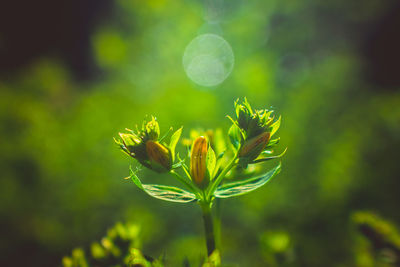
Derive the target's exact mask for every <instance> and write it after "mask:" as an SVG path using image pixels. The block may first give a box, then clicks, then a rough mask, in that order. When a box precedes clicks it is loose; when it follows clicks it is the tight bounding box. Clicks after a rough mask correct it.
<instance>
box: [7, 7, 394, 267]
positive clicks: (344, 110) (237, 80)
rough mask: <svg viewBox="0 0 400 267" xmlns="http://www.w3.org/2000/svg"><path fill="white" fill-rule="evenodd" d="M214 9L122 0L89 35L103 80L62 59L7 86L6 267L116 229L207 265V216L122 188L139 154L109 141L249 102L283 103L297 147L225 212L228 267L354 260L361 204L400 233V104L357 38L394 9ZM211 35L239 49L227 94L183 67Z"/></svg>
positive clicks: (213, 121) (43, 258)
mask: <svg viewBox="0 0 400 267" xmlns="http://www.w3.org/2000/svg"><path fill="white" fill-rule="evenodd" d="M215 3H216V4H215V5H214V6H213V7H212V8H211V7H208V8H206V10H212V12H211V11H206V12H203V11H204V8H203V3H201V2H200V1H184V2H167V1H162V0H159V1H127V0H119V1H117V2H115V6H114V9H113V14H114V15H113V17H112V18H109V19H107V18H105V19H104V21H102V23H100V24H99V25H98V27H97V28H96V30H95V32H94V33H93V34H92V35H91V36H90V38H91V42H92V52H93V56H94V58H95V61H96V64H97V66H98V67H99V68H100V70H101V72H99V73H97V75H96V76H95V78H94V79H93V80H91V81H87V82H78V81H76V80H74V78H73V76H72V74H71V73H70V70H69V69H68V68H67V66H66V64H64V62H63V61H60V60H58V59H55V58H52V57H46V58H41V59H38V60H36V61H34V62H32V63H31V64H30V65H28V66H26V67H25V68H23V69H21V70H20V71H19V72H18V73H16V74H14V75H6V78H3V77H4V76H3V77H2V79H1V81H0V137H1V138H0V147H1V149H0V167H1V170H2V172H1V179H0V200H1V201H0V217H1V226H2V227H0V231H1V233H0V234H1V236H2V238H1V240H0V249H1V251H2V253H1V256H0V257H1V258H0V265H2V266H9V265H10V262H11V263H12V265H13V266H26V265H31V266H54V265H57V264H59V262H60V258H61V257H62V255H65V254H67V253H68V252H69V251H70V249H71V248H72V247H75V246H82V247H89V246H90V242H91V240H100V238H101V236H102V234H103V232H104V231H105V230H106V229H108V228H109V227H110V226H111V225H114V224H115V222H116V221H126V222H132V223H134V224H137V225H140V226H141V241H142V244H143V246H142V247H141V251H142V253H143V254H144V255H156V256H157V255H162V254H163V252H165V255H166V256H167V257H168V258H167V262H169V263H170V264H171V265H170V266H177V265H180V264H181V263H182V261H183V260H184V258H185V257H187V258H189V259H198V258H201V255H202V252H203V250H204V249H203V242H202V241H203V239H202V237H201V235H199V233H201V229H202V222H201V221H199V220H198V218H199V216H201V214H200V211H197V210H196V209H193V208H192V207H190V206H186V205H175V204H172V203H171V204H169V203H167V202H161V203H162V204H160V202H159V201H158V200H153V199H151V198H149V197H148V196H147V195H145V194H137V192H136V191H135V188H133V187H132V186H127V184H128V183H130V181H126V183H127V184H125V183H124V181H125V180H119V179H115V177H125V176H126V175H127V172H126V166H127V164H130V161H132V160H133V159H127V158H126V157H123V155H122V153H119V152H118V151H116V150H115V149H114V143H113V142H112V140H110V136H117V134H118V130H119V129H124V128H125V127H126V123H127V122H134V121H140V120H141V119H142V118H144V117H145V116H146V113H147V112H149V111H155V112H154V113H155V114H154V115H155V116H156V117H157V119H158V120H159V121H160V122H163V124H162V125H160V127H161V128H160V132H162V133H165V132H167V131H168V128H163V127H164V126H165V125H168V126H172V127H173V128H174V129H179V127H181V125H185V127H186V128H187V129H192V128H193V129H198V128H199V127H204V125H207V126H208V127H210V128H211V129H217V128H220V129H221V131H223V132H225V131H226V130H228V129H229V127H230V124H229V121H228V120H226V121H222V122H221V118H222V117H223V116H225V114H226V113H228V112H229V111H230V110H231V104H232V102H233V101H234V100H235V99H236V97H237V96H240V95H243V96H244V95H246V96H247V98H248V100H249V101H250V102H251V103H252V105H254V106H263V107H268V106H266V105H267V103H268V105H272V108H273V109H276V108H274V107H279V109H276V110H277V113H278V114H281V115H282V117H284V118H285V123H284V125H283V126H282V127H281V128H280V134H279V135H280V137H281V138H282V140H285V142H284V145H285V146H284V147H286V146H287V147H289V148H290V153H288V154H287V155H286V156H285V168H284V169H283V170H282V172H281V173H280V179H277V180H276V181H275V182H274V183H271V184H270V185H269V186H268V188H265V190H258V191H255V192H254V193H253V194H249V195H246V196H243V197H240V198H232V199H227V200H224V201H222V202H218V201H217V202H216V203H215V209H216V212H218V211H220V215H221V216H220V218H221V222H222V223H223V225H224V228H223V229H220V231H221V235H222V236H223V237H224V238H223V239H222V240H220V241H217V243H218V242H220V243H221V247H222V248H223V250H222V251H221V255H222V262H225V263H227V264H230V263H233V264H236V265H239V266H265V265H268V264H269V265H271V266H274V265H275V266H284V264H285V265H287V266H321V265H323V266H352V265H355V256H354V254H355V246H356V245H355V243H354V242H353V241H354V240H353V239H352V237H353V233H354V229H353V228H351V227H347V226H348V223H349V218H350V217H351V215H352V214H353V212H354V210H365V209H367V210H376V211H377V212H379V214H381V215H382V216H383V217H385V218H388V219H389V220H391V221H393V223H394V224H397V225H398V224H399V223H400V213H399V212H398V203H399V202H400V195H399V194H398V188H400V180H399V179H398V173H399V171H400V170H399V167H400V166H399V164H398V160H397V158H398V151H399V147H400V123H399V118H400V94H399V91H398V88H386V87H382V86H377V85H374V84H371V83H369V82H368V81H367V79H366V77H365V76H364V75H365V72H364V67H365V66H364V61H365V60H366V59H365V58H364V57H362V55H361V53H360V44H359V43H360V42H363V41H364V40H362V39H361V38H363V36H362V34H363V32H362V31H360V28H361V29H364V30H366V29H370V24H371V23H372V22H374V21H375V20H377V19H379V18H380V17H381V16H382V14H384V13H385V12H387V11H388V10H389V9H390V8H391V6H392V5H391V2H390V1H378V0H372V1H368V2H365V1H355V2H351V3H350V2H348V1H347V2H345V1H341V0H327V1H324V3H321V2H320V1H316V0H312V1H290V2H284V1H276V0H272V1H261V0H255V1H247V2H245V1H238V0H233V1H224V2H222V1H217V2H215ZM204 33H215V34H218V35H220V36H222V37H223V38H224V39H225V40H226V41H227V42H229V44H230V46H231V47H232V50H233V52H234V55H235V66H234V69H233V70H232V72H231V74H230V76H229V77H227V78H226V80H225V81H224V82H223V83H221V84H220V85H219V86H218V87H213V88H205V87H201V86H198V85H196V84H194V83H192V82H191V81H190V80H189V79H188V77H187V76H186V75H185V72H184V69H183V66H182V57H183V53H184V50H185V47H186V46H187V44H188V43H190V41H191V40H193V39H194V38H195V37H196V36H197V35H200V34H204ZM368 42H372V41H368ZM386 44H387V45H389V44H390V42H386ZM25 45H26V46H28V45H29V43H28V42H27V43H26V44H25ZM268 109H269V107H268ZM193 118H196V120H194V119H193ZM186 128H185V129H186ZM204 130H205V131H206V130H207V129H204ZM198 131H201V129H199V130H198ZM200 135H203V134H202V133H201V134H200ZM195 136H196V135H195ZM188 137H189V133H188V136H185V138H186V139H188ZM214 137H215V138H217V137H218V132H217V131H215V132H214ZM264 138H266V136H264ZM190 143H191V142H190ZM284 147H283V146H282V145H281V144H277V151H283V150H284ZM213 149H214V151H217V148H214V147H213ZM222 150H223V149H222ZM178 152H179V154H180V155H184V153H186V152H187V149H184V148H181V147H180V148H178V149H177V151H176V153H178ZM216 154H218V152H216ZM124 159H125V160H126V161H124ZM264 164H265V168H266V169H269V168H272V167H273V165H271V164H270V162H265V163H264ZM248 168H249V170H251V168H253V167H252V164H250V165H249V166H248ZM236 171H237V172H240V171H241V170H240V169H237V170H235V172H236ZM141 175H142V177H145V178H144V179H146V181H149V183H154V184H162V183H164V182H165V181H166V180H167V179H168V178H167V177H169V176H168V174H166V173H161V174H157V175H154V172H152V171H151V170H148V169H147V168H143V170H142V173H141ZM243 178H245V176H243ZM246 178H247V176H246ZM121 181H122V182H121ZM168 181H171V186H177V185H178V183H176V184H175V182H176V181H175V180H173V179H169V180H168ZM238 214H240V216H238ZM181 222H186V223H185V224H182V223H181ZM238 229H240V231H238ZM217 230H218V229H217ZM22 252H23V253H22ZM22 254H23V255H24V257H21V255H22ZM183 255H185V256H183Z"/></svg>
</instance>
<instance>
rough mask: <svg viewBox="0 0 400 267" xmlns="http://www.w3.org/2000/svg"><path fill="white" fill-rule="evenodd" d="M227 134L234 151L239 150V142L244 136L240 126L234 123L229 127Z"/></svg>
mask: <svg viewBox="0 0 400 267" xmlns="http://www.w3.org/2000/svg"><path fill="white" fill-rule="evenodd" d="M228 136H229V139H230V141H231V143H232V145H233V147H234V148H235V149H236V151H237V150H239V147H240V144H241V143H242V142H243V139H244V138H243V136H242V133H241V131H240V128H239V127H238V126H237V125H236V124H233V125H232V126H231V128H229V131H228Z"/></svg>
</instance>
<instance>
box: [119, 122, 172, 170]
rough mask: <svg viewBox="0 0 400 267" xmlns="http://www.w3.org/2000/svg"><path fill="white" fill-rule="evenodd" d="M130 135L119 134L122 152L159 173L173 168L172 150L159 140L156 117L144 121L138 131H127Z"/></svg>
mask: <svg viewBox="0 0 400 267" xmlns="http://www.w3.org/2000/svg"><path fill="white" fill-rule="evenodd" d="M126 130H127V131H128V132H129V133H119V136H120V138H121V140H116V139H114V140H115V142H116V143H117V144H118V145H119V146H120V148H121V149H122V151H124V152H125V153H126V154H127V155H129V156H131V157H132V158H134V159H136V160H137V161H139V162H140V163H141V164H142V165H143V166H146V167H147V168H149V169H152V170H155V171H157V172H166V171H169V170H171V168H172V163H173V162H172V161H173V160H172V159H173V156H172V153H171V149H170V148H169V147H168V146H167V145H166V144H161V143H160V142H159V140H158V138H159V136H160V127H159V125H158V122H157V121H156V119H155V118H154V117H152V118H151V120H150V121H148V122H146V121H144V122H143V124H142V128H141V129H140V130H139V129H137V131H136V132H135V131H132V130H129V129H126Z"/></svg>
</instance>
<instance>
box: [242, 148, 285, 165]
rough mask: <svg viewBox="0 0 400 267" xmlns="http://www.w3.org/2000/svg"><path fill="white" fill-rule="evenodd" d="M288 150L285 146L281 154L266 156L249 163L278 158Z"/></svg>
mask: <svg viewBox="0 0 400 267" xmlns="http://www.w3.org/2000/svg"><path fill="white" fill-rule="evenodd" d="M286 151H287V148H285V150H284V151H283V152H282V153H281V154H279V155H276V156H270V157H265V158H259V159H256V160H254V161H252V162H250V163H249V164H254V163H260V162H264V161H268V160H271V159H278V158H280V157H282V156H283V155H285V153H286Z"/></svg>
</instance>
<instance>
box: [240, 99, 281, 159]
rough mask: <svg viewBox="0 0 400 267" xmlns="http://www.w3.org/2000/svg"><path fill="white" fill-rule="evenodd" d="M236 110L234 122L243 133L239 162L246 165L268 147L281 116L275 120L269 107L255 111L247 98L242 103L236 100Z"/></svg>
mask: <svg viewBox="0 0 400 267" xmlns="http://www.w3.org/2000/svg"><path fill="white" fill-rule="evenodd" d="M235 111H236V120H233V122H234V124H235V127H238V128H239V130H240V133H241V139H240V140H239V143H240V147H239V151H238V153H239V154H238V155H239V163H241V165H242V166H243V167H246V166H247V164H249V163H252V162H253V161H254V160H255V159H256V158H258V157H259V156H260V154H261V153H262V152H263V151H264V150H265V149H266V147H267V146H268V144H269V142H270V140H271V137H272V135H273V134H274V133H275V132H276V131H277V130H278V128H279V126H280V117H279V118H278V119H277V120H275V117H274V116H273V111H272V110H268V109H262V110H254V111H253V109H252V108H251V106H250V104H249V103H248V102H247V99H246V98H245V99H244V101H243V102H242V103H241V104H240V103H239V101H238V100H237V101H236V102H235ZM275 141H276V140H275ZM274 143H276V142H274Z"/></svg>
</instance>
